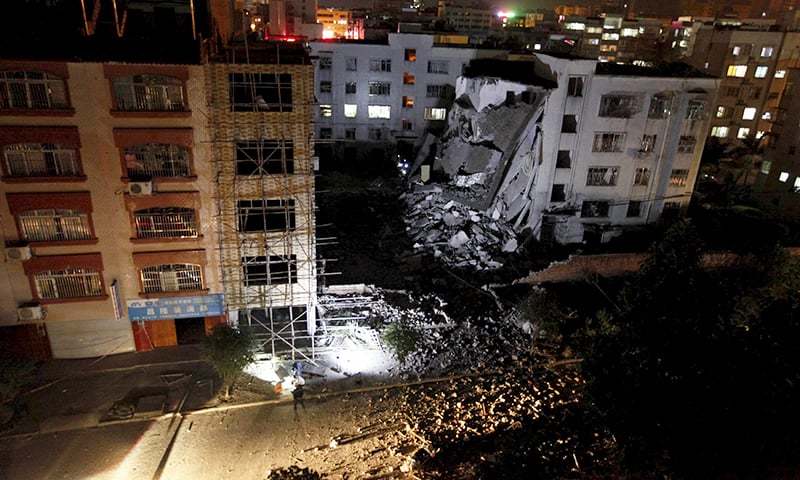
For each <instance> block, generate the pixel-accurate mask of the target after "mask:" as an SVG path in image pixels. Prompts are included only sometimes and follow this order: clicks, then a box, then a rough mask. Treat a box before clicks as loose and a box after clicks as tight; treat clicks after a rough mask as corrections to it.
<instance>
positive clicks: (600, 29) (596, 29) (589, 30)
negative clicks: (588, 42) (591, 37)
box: [586, 27, 603, 33]
mask: <svg viewBox="0 0 800 480" xmlns="http://www.w3.org/2000/svg"><path fill="white" fill-rule="evenodd" d="M586 33H603V27H586Z"/></svg>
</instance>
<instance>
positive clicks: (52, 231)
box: [18, 209, 92, 242]
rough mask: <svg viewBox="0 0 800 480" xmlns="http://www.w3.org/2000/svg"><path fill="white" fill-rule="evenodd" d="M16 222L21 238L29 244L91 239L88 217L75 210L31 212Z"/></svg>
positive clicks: (25, 213) (21, 215) (23, 214)
mask: <svg viewBox="0 0 800 480" xmlns="http://www.w3.org/2000/svg"><path fill="white" fill-rule="evenodd" d="M18 220H19V227H20V231H21V232H22V236H23V238H24V239H25V240H28V241H31V242H41V241H62V240H88V239H90V238H92V229H91V228H90V226H89V216H88V215H86V214H85V213H81V212H78V211H75V210H50V209H48V210H31V211H28V212H24V213H22V214H20V215H19V217H18Z"/></svg>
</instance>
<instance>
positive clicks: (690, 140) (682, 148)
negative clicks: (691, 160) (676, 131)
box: [678, 135, 697, 153]
mask: <svg viewBox="0 0 800 480" xmlns="http://www.w3.org/2000/svg"><path fill="white" fill-rule="evenodd" d="M696 145H697V139H696V138H695V137H692V136H689V135H681V138H680V139H679V140H678V153H694V147H695V146H696Z"/></svg>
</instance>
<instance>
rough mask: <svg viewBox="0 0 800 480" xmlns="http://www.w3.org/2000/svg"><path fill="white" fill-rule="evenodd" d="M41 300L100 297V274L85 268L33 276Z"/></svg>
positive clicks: (52, 271) (45, 272)
mask: <svg viewBox="0 0 800 480" xmlns="http://www.w3.org/2000/svg"><path fill="white" fill-rule="evenodd" d="M33 279H34V283H35V284H36V291H37V293H38V295H39V298H42V299H58V298H81V297H99V296H100V295H102V294H103V283H102V281H101V279H100V273H99V272H96V271H93V270H89V269H84V268H67V269H64V270H47V271H44V272H37V273H35V274H34V275H33Z"/></svg>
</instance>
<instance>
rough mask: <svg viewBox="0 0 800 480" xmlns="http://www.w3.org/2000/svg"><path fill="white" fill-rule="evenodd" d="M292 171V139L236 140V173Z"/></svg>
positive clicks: (285, 173)
mask: <svg viewBox="0 0 800 480" xmlns="http://www.w3.org/2000/svg"><path fill="white" fill-rule="evenodd" d="M293 173H294V142H293V141H292V140H247V141H239V142H236V174H237V175H245V176H263V175H274V174H283V175H290V174H293Z"/></svg>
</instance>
